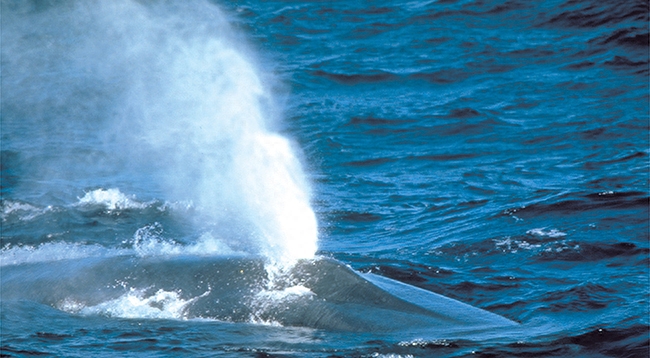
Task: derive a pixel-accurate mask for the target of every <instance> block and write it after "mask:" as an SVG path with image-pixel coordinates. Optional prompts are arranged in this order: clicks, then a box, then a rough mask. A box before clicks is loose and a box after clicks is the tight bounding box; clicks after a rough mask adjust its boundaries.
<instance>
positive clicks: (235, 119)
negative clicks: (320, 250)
mask: <svg viewBox="0 0 650 358" xmlns="http://www.w3.org/2000/svg"><path fill="white" fill-rule="evenodd" d="M3 9H4V10H6V11H10V12H11V13H10V14H8V15H7V16H6V19H5V16H4V14H3V46H2V54H3V69H2V75H3V84H6V88H7V89H8V90H7V91H4V92H3V103H2V105H3V121H4V122H6V123H7V125H10V126H25V127H26V128H30V127H32V128H34V129H33V130H31V129H30V131H29V132H30V133H33V138H32V142H33V143H39V146H41V148H40V152H41V153H37V155H35V156H34V158H46V159H43V160H42V161H35V162H34V163H33V164H34V165H33V166H32V167H33V169H30V170H31V171H32V172H29V173H28V176H30V177H32V178H34V180H31V181H25V183H38V184H39V185H41V184H42V183H49V185H53V186H56V185H59V187H54V188H38V190H40V191H45V192H52V191H56V190H59V191H64V192H67V193H69V192H70V190H69V189H70V186H75V185H77V186H78V185H80V184H81V185H82V186H83V187H86V188H88V187H95V188H96V187H98V186H102V187H104V188H113V187H115V186H118V187H120V188H121V190H123V191H124V192H127V193H133V192H135V193H138V196H139V197H141V196H142V197H150V198H151V197H153V198H156V200H159V201H161V202H190V203H193V205H194V208H195V209H196V215H194V217H193V218H190V219H188V221H192V223H191V224H193V225H196V226H197V233H198V234H197V238H198V237H200V236H201V233H205V232H211V233H213V234H214V236H215V237H218V238H219V240H220V241H221V242H222V243H223V244H224V245H225V247H230V248H232V249H233V250H235V251H238V252H239V251H245V252H247V253H249V254H252V255H257V256H262V257H265V258H266V259H267V261H268V262H269V263H270V264H272V265H276V266H284V265H291V264H292V263H294V262H296V260H299V259H305V258H311V257H313V256H314V254H315V252H316V249H317V236H318V228H317V221H316V216H315V214H314V212H313V210H312V209H311V206H310V198H311V193H310V186H309V183H308V181H307V180H306V175H305V173H304V171H303V169H302V164H301V162H300V160H299V158H298V156H297V155H296V152H297V151H296V148H295V145H294V144H293V143H292V141H291V140H289V139H288V138H286V137H284V136H282V135H281V134H280V133H279V132H278V131H277V125H278V123H279V120H280V118H282V111H281V108H280V107H281V106H280V105H278V103H277V101H276V99H275V98H274V94H273V93H271V92H270V90H269V89H270V88H278V87H279V86H277V83H275V81H274V79H273V76H272V75H271V73H272V70H271V69H269V68H268V66H265V65H263V64H261V63H260V62H258V61H256V56H255V55H254V54H253V53H252V52H251V51H250V50H249V49H248V47H247V46H246V44H245V41H244V40H243V38H242V36H241V35H239V34H237V33H235V32H233V31H232V30H231V28H230V26H229V24H228V22H229V21H228V15H226V14H224V13H222V12H221V11H220V10H219V8H218V7H216V6H215V5H214V4H212V3H211V2H208V1H201V0H192V1H182V2H181V1H178V2H173V1H155V2H154V1H136V0H110V1H109V0H106V1H102V0H91V1H74V0H73V1H67V2H62V3H57V4H49V5H47V6H45V5H43V7H36V6H35V5H34V4H33V3H32V2H28V1H24V2H20V1H17V2H15V4H13V5H12V6H11V7H7V8H3ZM6 11H5V12H6ZM5 92H6V93H5ZM7 145H8V146H9V147H12V146H16V147H20V146H23V147H27V146H28V145H29V148H34V146H33V145H31V144H30V143H20V139H12V141H10V142H7ZM54 150H56V155H43V154H49V153H50V152H53V151H54ZM97 181H99V182H97ZM60 183H67V184H69V186H67V187H66V186H65V185H63V186H61V184H60ZM25 185H28V184H25ZM46 185H47V184H46ZM77 190H78V188H77ZM141 194H143V195H141ZM62 195H69V194H62ZM78 200H79V202H78V205H80V206H87V205H91V206H93V205H94V206H100V207H103V208H105V209H106V210H109V211H110V210H118V211H119V210H124V209H141V208H143V207H145V206H147V205H149V204H150V203H148V202H142V201H138V200H135V197H132V196H127V195H125V194H123V192H121V191H119V190H117V189H95V190H92V191H87V192H86V193H85V195H83V196H82V197H80V198H78ZM204 241H205V242H207V241H209V240H207V241H206V240H204ZM213 242H214V241H213ZM142 248H143V250H145V251H146V250H148V249H147V248H146V247H142ZM215 250H216V249H215Z"/></svg>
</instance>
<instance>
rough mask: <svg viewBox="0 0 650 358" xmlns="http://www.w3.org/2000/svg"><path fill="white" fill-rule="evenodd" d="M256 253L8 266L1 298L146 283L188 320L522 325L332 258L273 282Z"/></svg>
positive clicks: (361, 327) (443, 330)
mask: <svg viewBox="0 0 650 358" xmlns="http://www.w3.org/2000/svg"><path fill="white" fill-rule="evenodd" d="M268 277H269V273H268V272H267V270H266V269H265V263H264V260H262V259H259V258H248V257H202V256H175V257H171V258H170V257H164V258H163V257H149V258H146V257H145V258H143V257H137V256H116V257H109V258H84V259H73V260H61V261H54V262H40V263H31V264H20V265H11V266H4V267H2V275H1V284H2V287H1V288H2V300H29V301H35V302H39V303H42V304H47V305H51V306H53V307H57V308H62V307H64V306H65V305H66V304H69V303H70V302H74V304H75V305H76V306H77V307H92V306H96V305H99V304H102V303H104V302H107V301H111V300H115V299H118V298H119V297H121V296H123V295H125V294H128V293H129V292H133V290H136V289H137V290H141V291H142V292H144V293H143V294H144V295H153V294H154V293H155V292H158V291H159V290H164V291H171V292H176V293H178V294H179V295H180V296H181V298H183V299H184V300H188V304H187V305H186V306H185V307H184V308H183V311H182V318H210V319H217V320H224V321H232V322H274V323H279V324H281V325H283V326H299V327H311V328H316V329H326V330H336V331H351V332H373V333H381V332H427V333H428V334H438V335H462V334H463V333H469V332H486V331H493V330H495V329H504V328H509V327H510V328H512V327H516V326H518V324H517V323H515V322H513V321H510V320H508V319H506V318H504V317H501V316H499V315H496V314H493V313H490V312H488V311H485V310H482V309H479V308H476V307H473V306H470V305H467V304H464V303H462V302H459V301H456V300H454V299H451V298H448V297H445V296H441V295H438V294H436V293H433V292H429V291H426V290H423V289H420V288H416V287H413V286H410V285H407V284H404V283H401V282H398V281H395V280H392V279H389V278H385V277H382V276H378V275H375V274H372V273H359V272H356V271H354V270H352V269H351V268H349V267H347V266H346V265H344V264H342V263H340V262H338V261H335V260H332V259H327V258H316V259H313V260H302V261H299V262H298V263H297V264H296V265H295V266H293V267H292V268H291V269H290V270H289V271H288V272H284V274H283V275H281V276H280V277H278V278H276V279H275V280H273V284H272V285H269V278H268Z"/></svg>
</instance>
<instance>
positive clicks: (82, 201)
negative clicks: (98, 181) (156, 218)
mask: <svg viewBox="0 0 650 358" xmlns="http://www.w3.org/2000/svg"><path fill="white" fill-rule="evenodd" d="M150 204H151V203H141V202H139V201H137V200H135V196H134V195H132V196H127V195H125V194H123V193H122V192H121V191H120V190H119V189H117V188H111V189H95V190H91V191H88V192H86V194H85V195H84V196H83V197H82V198H79V201H78V202H77V205H79V206H95V205H96V206H102V207H104V208H105V209H106V210H107V211H115V210H125V209H144V208H146V207H147V206H148V205H150Z"/></svg>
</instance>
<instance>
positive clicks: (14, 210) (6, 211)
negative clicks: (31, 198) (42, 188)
mask: <svg viewBox="0 0 650 358" xmlns="http://www.w3.org/2000/svg"><path fill="white" fill-rule="evenodd" d="M1 205H2V206H1V208H2V212H1V213H0V217H1V218H2V221H7V220H8V219H9V217H10V216H13V215H17V216H18V220H21V221H30V220H32V219H34V218H36V217H38V216H41V215H43V214H45V213H47V212H51V211H54V210H55V209H54V207H52V206H46V207H44V208H39V207H36V206H34V205H31V204H27V203H24V202H19V201H12V200H3V201H2V204H1Z"/></svg>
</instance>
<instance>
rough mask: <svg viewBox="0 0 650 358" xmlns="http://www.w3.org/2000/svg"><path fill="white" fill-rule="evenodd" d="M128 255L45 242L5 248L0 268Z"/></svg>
mask: <svg viewBox="0 0 650 358" xmlns="http://www.w3.org/2000/svg"><path fill="white" fill-rule="evenodd" d="M126 253H128V250H123V249H108V248H106V247H103V246H100V245H84V244H71V243H67V242H47V243H43V244H40V245H38V246H31V245H24V246H9V245H7V246H5V247H4V248H3V249H2V250H1V251H0V266H9V265H20V264H26V263H37V262H52V261H60V260H69V259H80V258H86V257H111V256H118V255H123V254H126Z"/></svg>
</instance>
